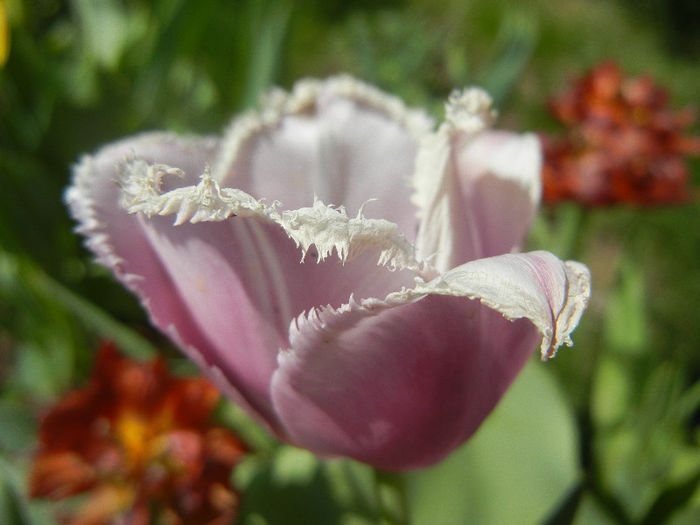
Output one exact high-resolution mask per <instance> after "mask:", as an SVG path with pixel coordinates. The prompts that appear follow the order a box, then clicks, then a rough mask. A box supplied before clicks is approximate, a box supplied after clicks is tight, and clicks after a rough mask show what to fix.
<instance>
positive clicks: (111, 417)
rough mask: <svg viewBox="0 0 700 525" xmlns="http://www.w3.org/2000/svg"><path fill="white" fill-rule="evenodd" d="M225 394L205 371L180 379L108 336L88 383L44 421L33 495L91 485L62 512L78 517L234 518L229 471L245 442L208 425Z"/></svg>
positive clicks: (129, 520)
mask: <svg viewBox="0 0 700 525" xmlns="http://www.w3.org/2000/svg"><path fill="white" fill-rule="evenodd" d="M218 400H219V393H218V391H217V390H216V389H215V388H214V387H213V386H212V385H211V384H209V383H208V382H206V381H205V380H204V379H201V378H194V379H181V378H175V377H173V376H171V375H170V374H169V373H168V371H167V369H166V368H165V366H164V364H163V362H162V361H161V360H157V361H154V362H151V363H141V362H135V361H130V360H128V359H126V358H124V357H121V356H120V355H119V354H118V353H117V351H116V349H115V347H114V346H113V345H111V344H108V343H107V344H103V345H102V346H101V348H100V351H99V355H98V358H97V364H96V367H95V371H94V373H93V376H92V378H91V380H90V382H89V383H88V384H87V386H85V387H84V388H83V389H81V390H78V391H75V392H72V393H70V394H68V395H67V396H66V397H64V398H63V399H62V400H60V401H59V402H58V403H57V404H56V405H54V406H53V407H52V408H51V409H50V410H49V412H48V413H47V414H46V416H45V417H44V420H43V421H42V423H41V427H40V430H39V451H38V452H37V455H36V458H35V461H34V465H33V469H32V472H31V475H30V481H29V485H30V494H31V495H32V496H33V497H44V498H51V499H62V498H66V497H69V496H73V495H77V494H82V493H88V494H89V495H88V497H87V499H86V500H85V502H84V504H83V505H82V506H81V507H80V508H79V510H78V511H77V513H75V514H72V515H69V516H65V519H64V521H65V522H66V523H69V524H71V525H112V524H116V523H119V524H125V525H142V524H143V525H147V524H148V523H152V522H153V521H154V518H157V521H158V523H162V524H167V525H184V524H188V525H189V524H192V525H199V524H206V525H223V524H225V523H230V522H231V520H232V519H233V516H234V515H235V511H236V508H237V504H238V496H237V494H236V493H235V492H234V491H233V489H232V488H231V487H230V486H229V477H230V473H231V469H232V468H233V466H234V465H235V464H236V463H237V462H238V461H239V460H240V459H241V457H242V455H243V454H244V447H243V446H242V445H241V443H240V442H239V441H238V439H237V438H236V437H235V436H234V435H233V434H232V433H231V432H229V431H228V430H226V429H223V428H220V427H215V426H212V425H211V423H210V416H211V413H212V411H213V409H214V408H215V406H216V404H217V402H218ZM153 512H158V516H157V517H156V516H153V515H152V513H153Z"/></svg>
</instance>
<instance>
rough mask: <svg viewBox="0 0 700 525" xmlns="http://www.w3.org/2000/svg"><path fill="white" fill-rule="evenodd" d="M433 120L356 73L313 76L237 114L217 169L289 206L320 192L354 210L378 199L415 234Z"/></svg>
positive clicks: (378, 208)
mask: <svg viewBox="0 0 700 525" xmlns="http://www.w3.org/2000/svg"><path fill="white" fill-rule="evenodd" d="M430 126H431V121H430V119H429V118H428V117H427V116H426V115H425V113H423V112H422V111H418V110H409V109H407V108H406V107H405V106H404V105H403V103H402V102H401V101H400V100H399V99H397V98H394V97H392V96H389V95H387V94H384V93H382V92H380V91H379V90H377V89H375V88H373V87H371V86H368V85H366V84H363V83H361V82H359V81H357V80H354V79H352V78H350V77H347V76H339V77H333V78H331V79H329V80H326V81H315V80H306V81H302V82H299V83H297V84H296V86H295V88H294V90H293V92H292V93H291V94H286V93H283V92H281V91H276V92H273V93H272V94H270V95H269V96H268V97H267V98H266V99H264V100H263V107H262V110H261V111H260V112H258V113H250V114H248V115H246V116H243V117H241V118H239V119H237V120H235V121H234V122H233V124H232V125H231V128H230V129H229V131H228V133H227V135H226V136H225V138H224V139H223V146H222V156H221V158H220V161H219V162H218V163H217V165H216V166H215V169H214V173H213V176H214V178H215V179H216V180H217V181H218V182H219V183H221V184H222V185H223V186H231V187H235V188H240V189H242V190H244V191H245V192H247V193H249V194H251V195H253V196H255V197H256V198H262V197H264V198H266V199H267V200H268V201H269V202H271V201H272V200H275V199H276V200H279V201H282V202H283V203H284V206H285V207H286V209H297V208H302V207H305V206H310V205H311V204H312V203H313V200H314V196H317V197H318V198H319V199H320V200H322V201H324V202H327V203H332V204H334V205H336V206H344V207H345V208H347V209H348V210H349V211H350V213H351V214H355V213H357V212H358V210H360V209H361V207H362V206H363V205H364V204H365V203H366V202H367V201H369V200H371V199H376V200H378V201H379V202H378V203H376V204H372V205H371V206H369V207H368V211H369V212H370V213H376V214H377V215H376V217H381V218H383V219H386V220H389V221H391V222H393V223H395V224H398V226H399V230H400V231H401V232H402V233H403V234H404V235H406V236H408V237H409V238H412V237H413V235H414V231H415V225H416V218H415V213H416V210H415V207H414V206H413V205H412V204H411V202H410V177H411V174H412V173H413V170H414V160H415V155H416V149H417V137H418V136H420V135H422V134H423V133H425V132H427V131H428V130H429V128H430Z"/></svg>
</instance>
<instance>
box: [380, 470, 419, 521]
mask: <svg viewBox="0 0 700 525" xmlns="http://www.w3.org/2000/svg"><path fill="white" fill-rule="evenodd" d="M374 472H375V474H374V475H375V494H376V500H377V511H378V514H379V520H380V521H379V523H381V524H382V525H410V523H411V518H410V515H409V510H408V499H407V498H406V485H405V480H404V478H403V476H401V474H399V473H396V472H386V471H383V470H378V469H377V470H375V471H374Z"/></svg>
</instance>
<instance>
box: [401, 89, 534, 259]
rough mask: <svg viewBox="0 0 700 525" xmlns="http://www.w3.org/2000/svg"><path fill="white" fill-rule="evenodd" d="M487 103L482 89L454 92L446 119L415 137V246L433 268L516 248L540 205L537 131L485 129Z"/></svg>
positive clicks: (488, 104) (487, 121)
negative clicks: (417, 213)
mask: <svg viewBox="0 0 700 525" xmlns="http://www.w3.org/2000/svg"><path fill="white" fill-rule="evenodd" d="M489 108H490V99H489V98H488V96H487V95H485V93H484V92H482V91H481V90H474V89H472V90H467V91H465V92H464V93H461V94H459V93H458V94H453V96H452V97H451V99H450V102H449V103H448V107H447V113H448V120H447V122H446V123H445V124H443V125H442V126H441V127H440V128H439V129H438V131H437V132H435V133H434V134H432V135H431V136H428V137H426V138H425V139H424V141H423V143H422V144H421V149H420V152H419V154H418V159H417V170H416V176H415V180H414V185H415V187H416V192H415V194H414V197H413V198H414V202H416V204H417V205H418V206H419V208H420V210H421V211H420V217H421V219H422V220H421V225H420V229H419V232H418V238H417V242H416V249H417V251H418V254H419V257H420V258H432V259H431V260H432V262H433V264H434V265H435V266H436V268H437V269H438V270H439V271H446V270H447V269H449V268H453V267H454V266H457V265H459V264H462V263H464V262H467V261H470V260H475V259H480V258H484V257H490V256H493V255H499V254H502V253H508V252H511V251H513V250H514V249H517V248H518V247H519V246H520V244H521V243H522V241H523V239H524V237H525V234H526V233H527V230H528V228H529V226H530V223H531V222H532V220H533V218H534V216H535V212H536V210H537V206H538V204H539V199H540V193H541V182H540V166H541V154H540V147H539V142H538V140H537V138H536V137H535V136H534V135H517V134H513V133H508V132H502V131H484V130H483V128H484V127H486V126H487V125H488V124H489V122H490V118H491V114H490V113H489Z"/></svg>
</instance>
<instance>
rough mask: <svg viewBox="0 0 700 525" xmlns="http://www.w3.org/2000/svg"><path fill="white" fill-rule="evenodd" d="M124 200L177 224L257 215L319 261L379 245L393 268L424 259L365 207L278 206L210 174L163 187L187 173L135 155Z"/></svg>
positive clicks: (132, 209) (126, 167) (383, 260)
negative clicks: (351, 210) (370, 216)
mask: <svg viewBox="0 0 700 525" xmlns="http://www.w3.org/2000/svg"><path fill="white" fill-rule="evenodd" d="M121 171H122V177H121V181H120V184H121V188H122V198H121V203H120V204H121V206H122V208H124V209H125V210H126V211H128V212H129V213H143V214H144V215H146V216H148V217H150V216H153V215H161V216H163V215H175V221H174V224H175V226H177V225H180V224H183V223H185V222H190V223H197V222H202V221H207V222H211V221H223V220H226V219H228V218H229V217H233V216H239V217H242V218H255V219H258V220H262V221H264V222H268V223H273V224H276V225H278V226H280V227H281V228H282V229H283V230H284V232H285V233H286V234H287V235H288V236H289V237H290V238H291V239H292V240H294V242H295V243H296V245H297V247H298V248H300V249H301V252H302V256H301V259H302V261H303V260H304V258H305V257H306V255H307V253H309V251H310V249H311V246H315V247H316V250H317V252H318V254H317V255H318V259H317V261H318V262H320V261H322V260H324V259H325V258H326V257H328V256H329V255H331V254H332V253H333V252H334V251H335V253H336V255H337V256H338V258H339V259H340V260H341V261H342V262H346V261H348V260H351V259H352V258H353V257H355V256H357V255H359V254H360V253H362V252H364V251H366V250H369V249H375V250H378V251H379V257H378V261H377V264H379V265H382V266H387V267H388V268H390V269H392V270H395V269H410V270H414V271H421V270H422V268H423V264H421V263H420V262H418V261H417V260H416V258H415V256H414V249H413V245H412V244H411V243H409V242H408V241H407V240H406V238H405V237H404V236H403V235H402V234H400V233H399V231H398V226H397V225H396V224H395V223H393V222H390V221H387V220H384V219H368V218H366V217H364V216H363V215H362V210H360V212H359V213H358V215H357V216H356V217H348V215H347V213H346V212H345V209H344V208H343V207H334V206H332V205H326V204H324V203H323V202H321V201H320V200H318V199H316V200H315V201H314V204H313V206H310V207H305V208H299V209H297V210H284V211H282V212H280V211H279V207H280V206H279V203H277V202H274V203H272V204H271V205H267V204H265V202H264V201H262V200H257V199H255V198H254V197H252V196H251V195H249V194H247V193H246V192H244V191H242V190H239V189H235V188H222V187H220V186H219V184H218V183H217V182H216V181H215V180H214V179H213V178H212V177H211V175H209V173H208V171H205V173H204V174H202V176H201V177H200V181H199V184H197V185H196V186H184V187H180V188H176V189H174V190H171V191H168V192H161V180H162V178H163V177H165V176H183V175H184V174H183V172H182V171H181V170H179V169H178V168H171V167H169V166H166V165H163V164H154V165H149V164H147V163H146V162H144V161H140V160H135V161H131V162H127V163H125V164H123V165H122V166H121Z"/></svg>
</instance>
